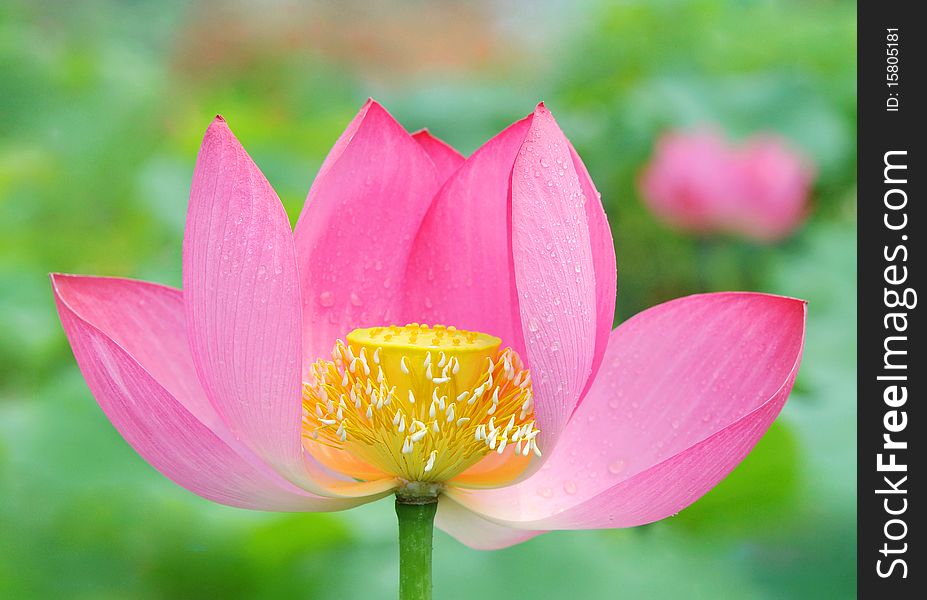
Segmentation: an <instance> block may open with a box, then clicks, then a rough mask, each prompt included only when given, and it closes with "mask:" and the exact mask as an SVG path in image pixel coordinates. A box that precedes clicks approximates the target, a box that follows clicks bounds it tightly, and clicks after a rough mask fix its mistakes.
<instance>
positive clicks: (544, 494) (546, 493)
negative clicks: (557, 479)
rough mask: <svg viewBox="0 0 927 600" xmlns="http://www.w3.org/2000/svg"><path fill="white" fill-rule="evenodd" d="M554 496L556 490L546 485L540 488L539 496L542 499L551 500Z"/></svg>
mask: <svg viewBox="0 0 927 600" xmlns="http://www.w3.org/2000/svg"><path fill="white" fill-rule="evenodd" d="M553 495H554V490H552V489H550V488H549V487H547V486H546V485H545V486H541V487H539V488H538V496H540V497H541V498H550V497H551V496H553Z"/></svg>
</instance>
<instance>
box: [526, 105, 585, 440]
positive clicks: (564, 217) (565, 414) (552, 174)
mask: <svg viewBox="0 0 927 600" xmlns="http://www.w3.org/2000/svg"><path fill="white" fill-rule="evenodd" d="M570 150H571V146H570V143H569V141H567V139H566V137H565V136H564V135H563V132H562V131H560V128H559V127H558V126H557V122H556V121H555V120H554V117H553V115H551V114H550V111H548V110H547V109H546V108H545V107H544V105H543V104H541V105H538V107H537V109H536V110H535V112H534V118H533V119H532V122H531V129H530V130H529V131H528V133H527V135H526V137H525V142H524V144H522V147H521V149H520V150H519V153H518V156H517V157H516V159H515V166H514V168H513V170H512V188H511V190H512V191H511V202H512V208H511V211H512V213H511V223H512V225H511V226H512V254H513V259H512V260H513V265H514V273H515V282H516V289H517V294H518V305H519V311H520V316H521V327H522V331H523V333H524V340H525V349H526V351H525V355H523V356H524V357H525V358H526V359H527V360H526V362H527V364H528V367H529V368H530V369H531V380H532V382H533V385H534V394H535V415H536V418H537V423H538V428H539V429H540V430H541V435H540V436H539V439H540V442H539V445H540V447H541V450H542V451H543V452H550V451H551V450H552V449H553V447H554V445H555V443H556V440H557V438H558V436H559V434H560V432H561V431H562V429H563V427H564V426H565V425H566V422H567V420H568V419H569V417H570V414H571V413H572V412H573V409H574V408H575V406H576V404H577V403H578V401H579V399H580V394H581V393H582V391H583V390H584V389H585V387H586V381H587V380H588V378H589V375H590V373H591V371H592V364H593V360H594V356H595V346H596V320H597V313H598V308H597V305H596V304H597V303H596V272H595V266H594V263H593V255H592V248H591V241H590V237H591V235H590V230H589V219H588V217H587V216H586V210H585V206H584V204H585V201H584V194H583V191H584V190H583V186H582V185H581V184H580V181H579V178H578V176H577V173H576V168H575V167H574V166H573V158H572V155H571V152H570ZM593 199H594V200H595V198H593Z"/></svg>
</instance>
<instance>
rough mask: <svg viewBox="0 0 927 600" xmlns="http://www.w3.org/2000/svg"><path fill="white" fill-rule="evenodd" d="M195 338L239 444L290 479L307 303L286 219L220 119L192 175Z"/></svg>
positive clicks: (297, 456) (187, 281) (189, 278)
mask: <svg viewBox="0 0 927 600" xmlns="http://www.w3.org/2000/svg"><path fill="white" fill-rule="evenodd" d="M183 287H184V301H185V304H186V315H187V326H188V335H189V338H190V345H191V348H192V350H193V360H194V364H195V365H196V369H197V373H198V374H199V377H200V381H201V382H202V383H203V387H204V388H205V389H206V392H207V395H208V396H209V399H210V401H211V402H212V403H213V405H214V406H215V407H216V410H217V411H218V412H219V414H221V415H222V416H223V418H224V419H225V420H226V422H227V423H228V425H229V427H230V428H231V430H232V431H233V432H235V435H236V436H238V437H239V438H240V439H242V440H243V441H244V442H246V443H247V444H248V445H249V446H250V447H251V448H252V449H253V450H254V451H255V452H256V453H257V454H258V455H259V456H260V457H261V458H263V459H264V460H265V461H267V462H268V463H269V464H270V465H272V466H274V467H275V468H277V469H278V470H279V471H281V472H284V471H288V470H293V469H295V467H294V465H298V464H300V461H301V460H302V458H301V455H302V446H301V444H300V428H301V421H302V405H301V398H302V388H301V379H300V358H301V351H300V331H301V330H302V325H301V322H300V300H299V287H298V275H297V270H296V255H295V251H294V247H293V238H292V234H291V231H290V226H289V221H288V220H287V216H286V212H285V211H284V210H283V206H282V205H281V204H280V201H279V199H278V198H277V195H276V194H275V193H274V191H273V189H272V188H271V187H270V184H269V183H268V182H267V180H266V179H265V178H264V175H263V174H262V173H261V171H260V170H259V169H258V167H257V165H255V164H254V162H253V161H252V160H251V158H250V157H249V156H248V154H247V153H246V152H245V150H244V149H243V148H242V147H241V145H240V144H239V143H238V140H236V139H235V136H234V135H232V132H231V131H230V130H229V128H228V126H227V125H226V123H225V121H224V120H222V118H221V117H217V118H216V120H215V121H213V123H212V124H211V125H210V126H209V128H208V129H207V131H206V135H205V137H204V139H203V145H202V147H201V148H200V153H199V156H198V157H197V161H196V168H195V170H194V173H193V185H192V188H191V191H190V206H189V209H188V212H187V228H186V232H185V235H184V252H183Z"/></svg>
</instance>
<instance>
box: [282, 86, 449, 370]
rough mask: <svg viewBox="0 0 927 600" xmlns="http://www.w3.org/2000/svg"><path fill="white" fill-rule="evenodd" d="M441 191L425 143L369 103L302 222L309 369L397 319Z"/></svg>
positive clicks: (336, 151)
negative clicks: (345, 343) (412, 259)
mask: <svg viewBox="0 0 927 600" xmlns="http://www.w3.org/2000/svg"><path fill="white" fill-rule="evenodd" d="M438 184H439V181H438V175H437V171H436V168H435V165H434V163H433V162H432V160H431V158H429V156H428V154H427V153H426V152H425V150H423V149H422V146H421V145H419V144H418V143H417V142H416V141H415V140H413V139H412V137H411V136H410V135H409V134H408V133H407V132H406V130H405V129H403V128H402V126H401V125H400V124H399V123H397V122H396V121H395V119H393V117H392V116H390V115H389V113H387V112H386V110H384V109H383V107H382V106H380V105H379V104H377V103H376V102H374V101H372V100H370V101H368V102H367V104H365V105H364V107H363V108H362V109H361V111H360V113H359V114H358V115H357V117H355V119H354V120H353V121H352V122H351V124H350V125H349V126H348V129H347V130H346V131H345V132H344V134H343V135H342V136H341V138H339V140H338V142H337V143H336V144H335V147H334V148H333V149H332V152H331V153H330V154H329V156H328V158H326V159H325V162H324V163H323V165H322V168H321V169H320V171H319V174H318V176H317V177H316V179H315V182H314V183H313V184H312V189H310V190H309V196H308V197H307V199H306V205H305V206H304V207H303V212H302V214H301V215H300V217H299V222H298V223H297V225H296V234H295V239H296V249H297V253H298V256H299V263H300V265H301V267H300V286H301V290H302V302H303V320H304V323H305V329H304V330H303V349H304V352H303V354H304V359H305V360H304V365H303V366H304V367H307V366H308V365H309V364H310V363H311V361H313V360H315V359H318V358H320V357H322V356H328V354H329V352H331V349H332V346H333V344H334V343H335V340H336V339H338V338H340V337H343V336H344V335H345V333H346V332H348V331H351V330H352V329H354V328H357V327H365V326H371V325H382V324H384V323H389V322H391V321H393V320H396V319H397V317H398V316H399V315H398V307H397V303H398V302H399V301H400V300H401V294H402V292H401V287H402V277H403V274H404V272H405V267H406V260H407V257H408V254H409V249H410V247H411V245H412V240H413V238H414V236H415V232H416V231H417V230H418V227H419V225H420V223H421V220H422V217H423V216H424V214H425V211H426V210H427V209H428V206H429V205H430V204H431V200H432V198H433V197H434V194H435V192H436V191H437V188H438Z"/></svg>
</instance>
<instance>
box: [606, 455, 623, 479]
mask: <svg viewBox="0 0 927 600" xmlns="http://www.w3.org/2000/svg"><path fill="white" fill-rule="evenodd" d="M622 471H624V461H623V460H621V459H620V458H619V459H617V460H613V461H612V462H611V464H609V465H608V472H609V473H611V474H612V475H618V474H619V473H621V472H622Z"/></svg>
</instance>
